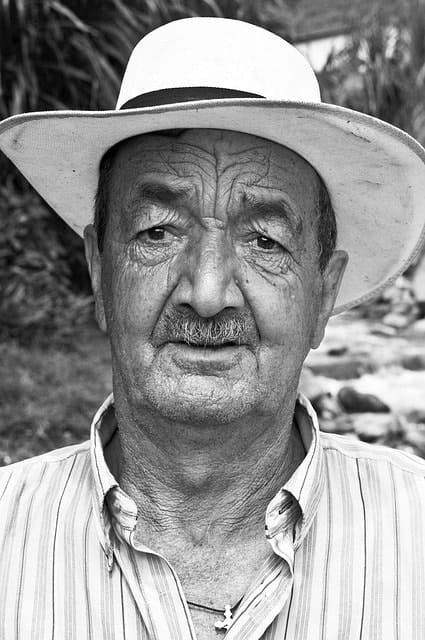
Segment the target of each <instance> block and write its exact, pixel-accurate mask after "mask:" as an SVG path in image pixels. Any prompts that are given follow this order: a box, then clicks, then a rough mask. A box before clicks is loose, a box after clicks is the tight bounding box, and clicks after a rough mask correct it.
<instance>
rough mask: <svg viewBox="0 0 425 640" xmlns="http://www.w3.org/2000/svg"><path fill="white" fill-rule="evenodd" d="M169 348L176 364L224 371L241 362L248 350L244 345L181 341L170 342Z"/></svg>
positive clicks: (191, 367) (184, 366)
mask: <svg viewBox="0 0 425 640" xmlns="http://www.w3.org/2000/svg"><path fill="white" fill-rule="evenodd" d="M166 346H167V350H169V351H170V354H171V357H172V359H173V360H174V362H175V363H176V364H178V365H179V366H182V367H183V368H187V367H188V366H189V367H190V369H191V370H193V368H196V367H199V368H201V369H202V370H205V371H208V370H212V369H214V370H215V371H220V370H221V371H224V370H226V369H230V368H231V367H233V366H235V365H236V364H239V362H240V359H241V358H242V355H243V353H244V352H245V351H246V347H245V346H244V345H241V346H226V347H215V348H211V347H193V346H191V345H188V344H184V343H181V342H172V343H168V344H167V345H166Z"/></svg>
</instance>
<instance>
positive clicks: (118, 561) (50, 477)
mask: <svg viewBox="0 0 425 640" xmlns="http://www.w3.org/2000/svg"><path fill="white" fill-rule="evenodd" d="M295 420H296V423H297V425H298V428H299V431H300V434H301V437H302V440H303V443H304V446H305V449H306V456H305V458H304V460H303V462H302V463H301V465H300V466H299V467H298V468H297V470H296V471H295V473H294V474H293V475H292V477H291V478H290V480H289V481H288V482H287V484H286V485H285V486H284V487H283V488H282V489H281V490H280V491H278V493H277V494H276V495H275V497H274V498H273V499H272V501H271V502H270V504H269V505H265V521H266V536H267V538H268V540H269V542H270V545H271V547H272V550H273V552H274V553H272V554H270V557H269V559H268V560H267V561H266V563H265V564H264V565H263V566H261V567H259V568H258V575H257V577H256V579H255V580H254V581H253V583H252V584H251V586H250V588H249V589H248V591H247V592H246V594H245V596H244V598H243V600H242V603H241V604H240V606H239V607H238V609H237V613H236V616H235V621H234V623H233V625H232V626H231V627H230V629H229V631H228V632H227V633H226V634H225V635H224V634H222V635H221V637H222V638H226V640H257V639H260V638H261V639H262V640H283V639H287V640H295V639H297V640H298V639H302V640H304V639H307V640H362V639H363V640H382V639H384V638H385V640H393V639H396V638H397V639H399V640H415V639H416V640H424V638H425V612H424V602H423V601H424V598H425V553H424V541H425V483H424V474H425V462H424V461H422V460H421V459H419V458H416V457H414V456H411V455H408V454H405V453H402V452H398V451H393V450H391V449H388V448H385V447H380V446H370V445H367V444H364V443H361V442H358V441H356V440H352V439H348V438H346V437H343V436H337V435H330V434H319V429H318V424H317V419H316V417H315V414H314V412H313V410H312V408H311V406H310V405H309V403H308V402H307V401H306V400H305V399H304V398H303V397H302V396H300V397H299V400H298V403H297V407H296V411H295ZM115 429H116V425H115V420H114V417H113V405H112V399H111V398H109V399H108V400H107V401H106V402H105V403H104V405H103V406H102V407H101V408H100V410H99V411H98V413H97V414H96V416H95V418H94V421H93V424H92V430H91V438H90V442H87V443H83V444H81V445H77V446H71V447H66V448H64V449H60V450H57V451H53V452H51V453H48V454H45V455H42V456H40V457H37V458H33V459H30V460H26V461H24V462H19V463H16V464H14V465H11V466H9V467H4V468H3V469H1V470H0V513H1V519H0V638H1V640H15V639H16V640H47V639H57V640H83V639H87V640H124V639H127V640H135V639H138V640H193V639H194V638H195V637H196V636H195V631H194V629H193V624H192V621H191V616H190V610H189V607H188V605H187V602H186V600H185V596H184V593H183V591H182V588H181V585H180V582H179V578H178V576H177V575H176V573H175V572H174V570H173V568H172V567H171V566H170V564H169V563H168V562H167V560H166V559H165V558H163V557H161V556H160V555H158V554H156V553H155V550H154V549H148V548H146V547H143V546H141V545H140V543H139V542H135V540H134V531H135V525H136V517H137V516H136V505H135V503H134V502H133V500H132V499H131V498H130V497H129V496H128V495H126V494H125V493H124V492H123V491H122V490H121V489H120V487H119V486H118V483H117V481H116V480H115V478H114V477H113V475H112V474H111V472H110V470H109V469H108V466H107V465H106V462H105V458H104V455H103V448H104V447H105V446H106V444H107V443H108V441H110V439H111V438H112V436H113V434H114V432H115ZM218 637H219V636H218Z"/></svg>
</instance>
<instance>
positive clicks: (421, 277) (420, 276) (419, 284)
mask: <svg viewBox="0 0 425 640" xmlns="http://www.w3.org/2000/svg"><path fill="white" fill-rule="evenodd" d="M412 288H413V292H414V294H415V298H416V300H417V301H418V302H419V303H423V302H425V253H424V254H423V255H422V257H421V259H420V260H419V262H418V263H417V264H416V266H415V268H414V272H413V277H412Z"/></svg>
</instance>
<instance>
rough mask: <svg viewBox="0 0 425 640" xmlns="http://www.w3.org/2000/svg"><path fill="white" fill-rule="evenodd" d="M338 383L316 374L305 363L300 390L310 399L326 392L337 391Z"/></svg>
mask: <svg viewBox="0 0 425 640" xmlns="http://www.w3.org/2000/svg"><path fill="white" fill-rule="evenodd" d="M337 385H338V383H337V382H335V380H332V379H330V378H326V377H325V376H320V375H315V374H314V373H313V371H312V370H311V369H310V367H307V366H305V365H304V367H303V368H302V371H301V375H300V380H299V384H298V386H299V390H300V391H301V392H302V393H303V394H304V395H305V396H307V398H308V399H309V400H311V399H312V398H317V397H318V396H320V395H321V394H324V393H335V392H336V389H337Z"/></svg>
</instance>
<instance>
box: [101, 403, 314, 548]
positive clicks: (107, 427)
mask: <svg viewBox="0 0 425 640" xmlns="http://www.w3.org/2000/svg"><path fill="white" fill-rule="evenodd" d="M294 417H295V422H296V424H297V426H298V429H299V433H300V436H301V439H302V442H303V445H304V449H305V451H306V452H307V453H306V455H305V457H304V459H303V461H302V462H301V464H300V465H299V466H298V467H297V469H296V470H295V472H294V473H293V474H292V476H291V477H290V479H289V480H288V481H287V482H286V484H285V485H284V486H283V487H282V489H281V490H280V491H278V492H277V494H276V495H275V497H274V498H273V499H272V500H271V501H270V503H269V505H268V506H267V510H266V534H267V537H268V538H273V537H274V536H276V535H277V533H279V532H282V530H284V529H287V528H288V526H291V527H293V528H294V545H295V547H296V548H297V547H298V546H299V545H300V544H301V542H302V540H303V539H304V537H305V535H306V534H307V532H308V529H309V528H310V525H311V523H312V522H313V519H314V517H315V515H316V512H317V507H318V504H319V501H320V498H321V496H322V493H323V490H324V484H325V477H324V470H323V451H322V446H321V442H320V432H319V423H318V419H317V415H316V413H315V411H314V409H313V407H312V406H311V404H310V402H309V401H308V400H307V398H305V396H303V395H302V394H301V393H300V394H298V397H297V403H296V407H295V416H294ZM116 429H117V423H116V419H115V412H114V399H113V395H112V394H111V395H110V396H108V398H107V399H106V400H105V402H104V403H103V404H102V406H101V407H100V408H99V410H98V411H97V413H96V415H95V416H94V418H93V422H92V425H91V433H90V455H91V466H92V471H93V478H94V495H93V498H94V502H95V504H94V506H95V511H96V513H97V515H98V518H99V520H100V523H101V525H102V528H103V530H104V534H106V537H107V540H109V531H110V525H109V523H108V518H107V517H105V516H106V513H105V512H106V511H107V505H106V502H105V500H106V497H107V496H108V494H109V493H110V492H111V489H115V490H114V492H112V493H113V494H114V495H115V497H116V499H118V500H120V499H123V500H125V502H126V507H127V508H126V509H125V511H126V512H127V513H129V506H130V505H133V508H132V509H130V511H131V512H133V513H132V515H133V518H132V519H134V520H135V518H136V514H137V508H136V505H135V504H134V502H133V500H132V499H131V498H130V497H129V496H127V495H126V494H125V493H124V492H123V491H122V490H121V489H120V488H119V485H118V481H117V480H116V478H115V477H114V476H113V474H112V473H111V471H110V469H109V467H108V465H107V463H106V460H105V456H104V450H105V448H106V446H107V445H108V443H109V442H110V441H111V440H112V438H113V436H114V434H115V432H116ZM108 502H109V503H110V504H111V500H108ZM118 510H119V508H118ZM113 515H114V516H115V515H116V514H113ZM106 546H108V545H106ZM106 550H107V549H106Z"/></svg>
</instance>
